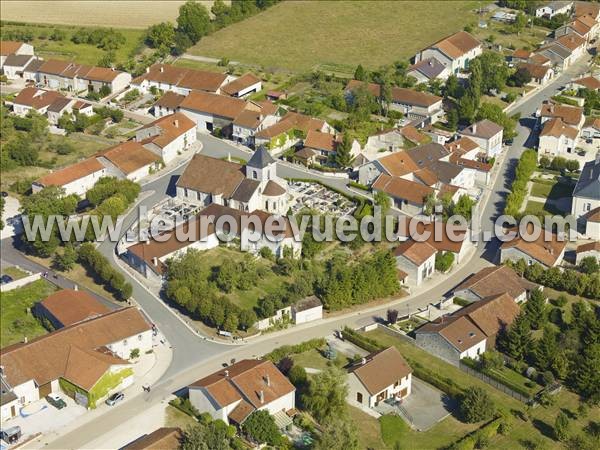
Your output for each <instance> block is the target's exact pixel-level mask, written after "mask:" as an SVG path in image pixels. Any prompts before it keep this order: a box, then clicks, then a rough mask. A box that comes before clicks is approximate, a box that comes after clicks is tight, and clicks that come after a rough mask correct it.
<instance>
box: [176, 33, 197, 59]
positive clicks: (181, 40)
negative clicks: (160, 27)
mask: <svg viewBox="0 0 600 450" xmlns="http://www.w3.org/2000/svg"><path fill="white" fill-rule="evenodd" d="M192 45H194V43H193V42H192V40H191V39H190V38H189V37H188V35H187V34H185V33H183V32H182V31H177V32H176V33H175V39H174V40H173V48H172V49H171V53H173V55H175V56H180V55H183V54H184V53H185V52H186V51H187V49H188V48H190V47H191V46H192Z"/></svg>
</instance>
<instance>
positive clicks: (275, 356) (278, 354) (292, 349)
mask: <svg viewBox="0 0 600 450" xmlns="http://www.w3.org/2000/svg"><path fill="white" fill-rule="evenodd" d="M326 343H327V342H326V341H325V338H315V339H311V340H309V341H304V342H302V343H300V344H296V345H283V346H281V347H277V348H276V349H275V350H273V351H271V352H270V353H267V354H266V355H265V358H266V359H269V360H271V361H273V362H274V363H279V361H281V360H282V359H283V358H285V357H286V356H289V355H297V354H298V353H304V352H307V351H309V350H313V349H316V348H322V347H324V346H325V344H326Z"/></svg>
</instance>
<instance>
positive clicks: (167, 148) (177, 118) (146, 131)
mask: <svg viewBox="0 0 600 450" xmlns="http://www.w3.org/2000/svg"><path fill="white" fill-rule="evenodd" d="M196 140H197V135H196V124H195V123H194V121H193V120H191V119H190V118H189V117H187V116H186V115H185V114H183V113H180V112H178V113H175V114H171V115H168V116H163V117H159V118H158V119H156V120H155V121H154V122H152V123H149V124H147V125H144V126H143V127H142V128H140V129H139V130H137V131H136V133H135V141H136V142H139V143H140V144H142V145H143V146H144V147H145V148H146V149H148V150H150V151H152V152H154V153H155V154H157V155H158V156H160V157H161V159H162V160H163V162H164V163H165V164H168V163H169V162H171V161H172V160H173V159H175V158H176V157H177V155H179V154H181V153H183V152H184V151H186V150H188V149H189V148H190V147H191V146H193V145H194V143H195V142H196Z"/></svg>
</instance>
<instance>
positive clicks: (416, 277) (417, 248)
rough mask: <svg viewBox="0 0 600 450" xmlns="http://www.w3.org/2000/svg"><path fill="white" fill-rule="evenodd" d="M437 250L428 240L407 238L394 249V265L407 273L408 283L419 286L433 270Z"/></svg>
mask: <svg viewBox="0 0 600 450" xmlns="http://www.w3.org/2000/svg"><path fill="white" fill-rule="evenodd" d="M436 254H437V250H436V249H435V247H433V246H432V245H430V244H429V243H428V242H418V241H413V240H412V239H409V240H407V241H405V242H403V243H402V244H400V245H399V246H398V247H396V248H395V249H394V256H395V257H396V267H398V269H401V270H403V271H404V272H405V273H406V274H407V275H408V277H407V279H406V282H407V284H409V285H413V286H419V285H421V283H422V282H423V281H424V280H425V279H426V278H429V277H431V276H432V275H433V274H434V272H435V255H436Z"/></svg>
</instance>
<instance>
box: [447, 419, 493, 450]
mask: <svg viewBox="0 0 600 450" xmlns="http://www.w3.org/2000/svg"><path fill="white" fill-rule="evenodd" d="M503 420H504V419H503V418H502V417H497V418H495V419H493V420H492V421H491V422H489V423H487V424H486V425H484V426H482V427H481V428H479V429H477V430H475V431H473V432H472V433H470V434H467V435H466V436H464V437H462V438H460V439H459V440H458V441H456V442H454V443H453V444H451V445H449V446H448V447H447V448H448V450H473V449H475V448H476V446H477V444H478V442H479V440H480V439H482V438H483V439H491V438H493V437H494V436H496V434H498V428H499V427H500V424H501V423H502V421H503Z"/></svg>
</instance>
